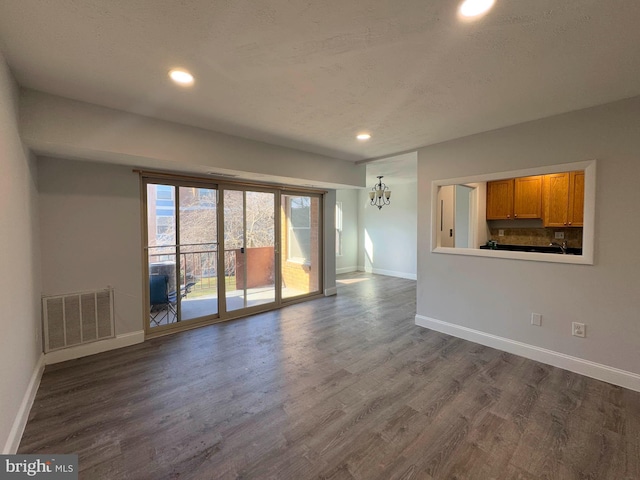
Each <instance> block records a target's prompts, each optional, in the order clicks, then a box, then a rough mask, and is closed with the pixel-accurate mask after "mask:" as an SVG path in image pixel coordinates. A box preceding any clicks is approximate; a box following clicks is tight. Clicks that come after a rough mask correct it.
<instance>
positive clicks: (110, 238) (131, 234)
mask: <svg viewBox="0 0 640 480" xmlns="http://www.w3.org/2000/svg"><path fill="white" fill-rule="evenodd" d="M38 183H39V191H40V222H41V223H40V242H41V248H42V291H43V292H44V294H45V295H56V294H64V293H73V292H81V291H85V290H93V289H99V288H106V287H107V285H111V286H112V287H113V288H114V291H115V296H114V304H115V317H116V335H121V334H125V333H130V332H135V331H141V330H143V328H144V326H143V323H142V322H143V306H144V301H143V298H142V254H141V250H140V248H141V245H142V240H141V227H140V221H141V219H140V215H141V212H140V192H139V191H140V186H139V177H138V175H137V174H136V173H134V172H133V171H132V170H131V168H127V167H122V166H119V165H107V164H102V163H96V162H83V161H73V160H61V159H54V158H40V159H39V160H38Z"/></svg>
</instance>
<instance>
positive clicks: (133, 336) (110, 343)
mask: <svg viewBox="0 0 640 480" xmlns="http://www.w3.org/2000/svg"><path fill="white" fill-rule="evenodd" d="M142 342H144V331H143V330H139V331H137V332H131V333H124V334H122V335H118V336H116V337H115V338H109V339H107V340H100V341H98V342H92V343H86V344H84V345H78V346H77V347H70V348H65V349H63V350H55V351H53V352H49V353H45V355H44V360H45V363H46V364H47V365H51V364H53V363H60V362H66V361H67V360H73V359H75V358H80V357H86V356H88V355H94V354H96V353H102V352H107V351H109V350H115V349H116V348H122V347H128V346H130V345H135V344H137V343H142Z"/></svg>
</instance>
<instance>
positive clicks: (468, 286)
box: [417, 97, 640, 373]
mask: <svg viewBox="0 0 640 480" xmlns="http://www.w3.org/2000/svg"><path fill="white" fill-rule="evenodd" d="M638 132H640V97H639V98H634V99H630V100H626V101H621V102H616V103H612V104H608V105H604V106H600V107H595V108H591V109H587V110H582V111H578V112H572V113H569V114H564V115H559V116H554V117H550V118H546V119H542V120H539V121H535V122H529V123H526V124H522V125H517V126H514V127H509V128H504V129H500V130H496V131H492V132H488V133H484V134H480V135H474V136H471V137H466V138H462V139H458V140H454V141H450V142H446V143H442V144H438V145H434V146H431V147H427V148H423V149H421V150H419V152H418V159H419V160H418V181H419V189H420V191H421V198H422V199H423V201H424V202H423V203H424V205H423V206H422V207H421V212H424V213H423V214H420V216H419V217H418V239H419V240H418V254H419V255H418V309H417V313H418V315H422V316H425V317H430V318H433V319H436V320H440V321H444V322H449V323H452V324H455V325H459V326H463V327H468V328H471V329H474V330H479V331H481V332H485V333H489V334H493V335H497V336H501V337H505V338H507V339H511V340H515V341H519V342H523V343H526V344H529V345H534V346H537V347H542V348H545V349H549V350H552V351H556V352H561V353H564V354H567V355H571V356H575V357H579V358H583V359H586V360H590V361H593V362H597V363H600V364H604V365H608V366H611V367H616V368H619V369H623V370H626V371H630V372H634V373H640V321H639V316H638V312H640V296H638V285H640V255H638V252H637V248H636V245H635V243H636V240H637V239H638V238H640V220H639V219H640V215H638V206H640V188H639V187H638V184H639V181H640V135H639V134H638ZM594 158H595V159H597V160H598V166H597V180H596V181H597V187H596V224H595V265H593V266H591V265H589V266H587V265H566V264H553V263H543V262H530V261H520V260H510V259H496V258H481V257H471V256H458V255H446V254H436V253H431V251H430V249H431V245H430V215H429V214H427V212H430V210H431V205H430V202H431V181H432V180H437V179H447V178H456V177H464V176H468V175H476V174H485V173H495V172H502V171H509V170H514V169H522V168H529V167H538V166H543V165H553V164H561V163H569V162H576V161H583V160H589V159H594ZM531 312H537V313H542V314H543V316H544V317H543V324H542V327H533V326H531V325H530V314H531ZM572 321H579V322H584V323H586V324H587V338H584V339H581V338H577V337H572V336H571V334H570V331H571V330H570V329H571V322H572Z"/></svg>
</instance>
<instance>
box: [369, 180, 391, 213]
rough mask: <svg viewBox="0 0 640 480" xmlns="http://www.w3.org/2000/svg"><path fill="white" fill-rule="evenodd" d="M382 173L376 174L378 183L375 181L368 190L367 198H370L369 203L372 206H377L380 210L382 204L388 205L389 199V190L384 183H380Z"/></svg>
mask: <svg viewBox="0 0 640 480" xmlns="http://www.w3.org/2000/svg"><path fill="white" fill-rule="evenodd" d="M382 178H383V176H382V175H379V176H378V183H376V184H375V185H374V186H373V188H372V189H371V191H370V192H369V200H371V205H372V206H374V207H378V210H380V209H381V208H382V207H383V206H384V205H389V204H390V203H391V200H390V199H389V197H391V190H389V187H387V186H386V185H385V184H384V183H382Z"/></svg>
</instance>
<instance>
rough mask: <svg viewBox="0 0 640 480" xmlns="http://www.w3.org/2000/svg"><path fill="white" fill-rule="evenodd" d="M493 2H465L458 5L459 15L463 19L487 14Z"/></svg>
mask: <svg viewBox="0 0 640 480" xmlns="http://www.w3.org/2000/svg"><path fill="white" fill-rule="evenodd" d="M494 3H495V0H465V1H464V2H462V3H461V4H460V10H459V12H460V15H462V16H463V17H467V18H469V17H477V16H479V15H482V14H483V13H487V12H488V11H489V9H490V8H491V7H493V4H494Z"/></svg>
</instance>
